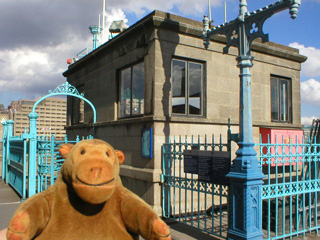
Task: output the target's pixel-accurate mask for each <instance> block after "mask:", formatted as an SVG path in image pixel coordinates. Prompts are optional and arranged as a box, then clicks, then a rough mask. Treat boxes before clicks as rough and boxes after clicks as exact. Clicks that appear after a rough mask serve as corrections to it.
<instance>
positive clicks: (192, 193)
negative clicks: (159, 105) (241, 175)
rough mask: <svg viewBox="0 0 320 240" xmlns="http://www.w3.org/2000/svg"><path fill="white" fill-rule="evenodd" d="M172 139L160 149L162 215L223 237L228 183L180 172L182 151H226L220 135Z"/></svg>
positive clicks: (181, 170)
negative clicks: (202, 178) (217, 139)
mask: <svg viewBox="0 0 320 240" xmlns="http://www.w3.org/2000/svg"><path fill="white" fill-rule="evenodd" d="M214 140H215V139H214V136H212V138H208V137H207V136H205V137H203V138H200V136H198V137H193V136H192V137H191V138H188V137H184V138H182V137H181V136H180V137H178V138H173V141H172V142H169V143H167V144H164V145H163V147H162V151H163V160H162V161H163V168H162V170H163V175H162V182H163V202H162V205H163V216H164V217H166V218H171V219H173V220H175V221H178V222H180V223H183V224H186V225H189V226H192V227H196V228H198V229H200V230H202V231H204V232H207V233H210V234H213V235H217V236H220V237H226V234H227V232H226V231H227V228H228V211H227V204H228V199H227V198H228V186H225V185H218V184H213V183H208V182H203V181H199V180H198V175H197V174H191V173H185V172H184V155H183V152H184V150H192V149H196V150H207V151H223V150H224V151H227V150H228V145H227V144H223V143H222V140H221V136H220V138H219V143H215V141H214Z"/></svg>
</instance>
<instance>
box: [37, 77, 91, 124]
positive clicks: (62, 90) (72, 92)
mask: <svg viewBox="0 0 320 240" xmlns="http://www.w3.org/2000/svg"><path fill="white" fill-rule="evenodd" d="M59 95H60V96H61V95H63V96H71V97H76V98H80V99H82V100H83V101H85V102H86V103H88V104H89V105H90V107H91V108H92V111H93V123H96V121H97V111H96V108H95V106H94V105H93V104H92V103H91V102H90V101H89V100H88V99H86V98H85V97H84V94H83V93H79V91H78V90H77V89H76V88H75V87H74V86H72V85H71V84H70V83H68V82H65V83H64V84H61V85H59V86H58V87H57V88H56V89H55V90H53V91H51V90H49V94H48V95H46V96H44V97H42V98H40V99H39V100H38V101H37V102H36V103H35V104H34V105H33V108H32V113H35V112H36V107H37V106H38V104H39V103H40V102H42V101H43V100H44V99H46V98H49V97H53V96H59Z"/></svg>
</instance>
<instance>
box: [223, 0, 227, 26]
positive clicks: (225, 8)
mask: <svg viewBox="0 0 320 240" xmlns="http://www.w3.org/2000/svg"><path fill="white" fill-rule="evenodd" d="M224 22H225V23H226V22H227V1H224Z"/></svg>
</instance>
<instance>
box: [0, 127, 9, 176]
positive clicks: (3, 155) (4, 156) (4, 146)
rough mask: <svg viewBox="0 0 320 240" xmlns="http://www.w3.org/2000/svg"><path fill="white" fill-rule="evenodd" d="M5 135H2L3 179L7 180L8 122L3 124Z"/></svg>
mask: <svg viewBox="0 0 320 240" xmlns="http://www.w3.org/2000/svg"><path fill="white" fill-rule="evenodd" d="M2 125H3V135H2V141H3V142H2V175H1V176H2V179H3V180H4V181H5V180H6V167H7V164H6V163H7V157H6V156H7V155H6V153H7V149H6V148H7V135H8V126H7V122H3V123H2Z"/></svg>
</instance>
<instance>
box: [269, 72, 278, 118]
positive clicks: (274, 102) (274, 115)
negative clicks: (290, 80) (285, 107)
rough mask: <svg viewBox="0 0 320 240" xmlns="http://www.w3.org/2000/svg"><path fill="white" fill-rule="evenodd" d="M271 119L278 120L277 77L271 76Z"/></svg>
mask: <svg viewBox="0 0 320 240" xmlns="http://www.w3.org/2000/svg"><path fill="white" fill-rule="evenodd" d="M271 119H272V120H275V121H278V120H279V90H278V79H277V78H271Z"/></svg>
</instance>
